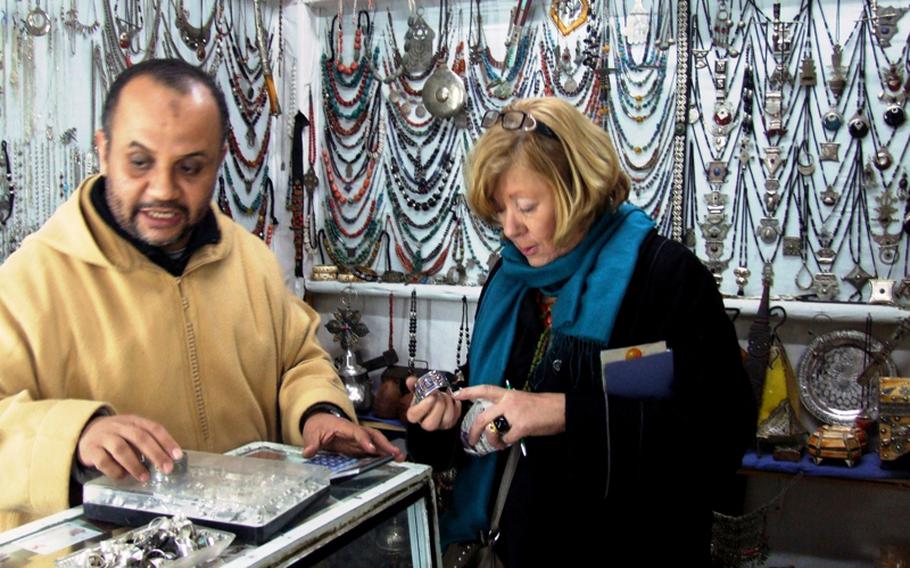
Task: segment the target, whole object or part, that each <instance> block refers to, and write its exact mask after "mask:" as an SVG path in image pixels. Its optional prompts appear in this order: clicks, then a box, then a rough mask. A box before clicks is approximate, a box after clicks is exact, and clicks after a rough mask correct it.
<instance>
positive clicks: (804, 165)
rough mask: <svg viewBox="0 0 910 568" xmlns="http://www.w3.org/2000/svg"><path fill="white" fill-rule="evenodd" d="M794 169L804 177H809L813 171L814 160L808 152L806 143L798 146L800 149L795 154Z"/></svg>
mask: <svg viewBox="0 0 910 568" xmlns="http://www.w3.org/2000/svg"><path fill="white" fill-rule="evenodd" d="M803 160H805V161H803ZM796 171H798V172H799V175H801V176H804V177H809V176H811V175H812V174H813V173H815V162H814V160H813V159H812V154H810V153H809V147H808V145H806V144H803V145H802V146H800V151H799V153H797V155H796Z"/></svg>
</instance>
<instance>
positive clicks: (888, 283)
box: [869, 278, 894, 306]
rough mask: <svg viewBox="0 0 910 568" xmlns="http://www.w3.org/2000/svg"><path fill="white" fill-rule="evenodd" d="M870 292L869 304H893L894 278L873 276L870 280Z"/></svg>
mask: <svg viewBox="0 0 910 568" xmlns="http://www.w3.org/2000/svg"><path fill="white" fill-rule="evenodd" d="M870 283H871V284H872V294H871V295H870V296H869V303H870V304H883V305H886V306H893V305H894V280H889V279H887V278H875V279H873V280H871V281H870Z"/></svg>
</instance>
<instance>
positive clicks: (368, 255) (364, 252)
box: [319, 222, 382, 267]
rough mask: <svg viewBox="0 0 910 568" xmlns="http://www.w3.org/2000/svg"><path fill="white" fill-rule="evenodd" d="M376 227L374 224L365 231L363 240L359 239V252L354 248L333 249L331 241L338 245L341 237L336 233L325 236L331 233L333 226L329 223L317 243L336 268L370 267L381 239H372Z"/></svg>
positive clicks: (321, 232) (320, 233)
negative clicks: (360, 246) (333, 240)
mask: <svg viewBox="0 0 910 568" xmlns="http://www.w3.org/2000/svg"><path fill="white" fill-rule="evenodd" d="M376 227H377V224H376V223H375V222H374V223H373V226H372V227H371V228H370V229H368V230H367V231H366V233H365V234H364V238H363V239H361V245H362V246H363V248H362V249H360V250H358V249H357V248H356V247H355V248H349V247H344V248H341V247H337V248H336V247H334V246H333V245H332V244H331V240H332V239H335V240H336V241H337V242H339V244H340V243H341V237H340V235H338V234H337V233H333V234H331V235H327V234H326V233H327V232H328V233H332V231H333V228H334V226H333V225H332V224H331V223H329V224H327V225H326V230H325V231H322V230H320V232H319V235H320V239H319V242H320V243H321V245H322V247H323V248H324V249H325V252H326V254H328V256H329V258H330V259H331V260H332V262H333V263H334V264H335V265H337V266H343V267H353V266H372V265H373V262H374V261H375V260H376V255H377V254H378V253H379V244H380V243H381V242H382V239H381V238H374V237H375V236H376ZM323 264H324V261H323Z"/></svg>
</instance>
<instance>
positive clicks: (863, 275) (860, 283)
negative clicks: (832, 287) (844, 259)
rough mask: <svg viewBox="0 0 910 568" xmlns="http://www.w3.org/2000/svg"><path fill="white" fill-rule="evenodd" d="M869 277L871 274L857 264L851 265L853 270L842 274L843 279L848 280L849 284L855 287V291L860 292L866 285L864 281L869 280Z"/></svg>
mask: <svg viewBox="0 0 910 568" xmlns="http://www.w3.org/2000/svg"><path fill="white" fill-rule="evenodd" d="M871 278H872V275H871V274H869V273H868V272H866V271H865V270H863V268H862V267H861V266H860V265H858V264H857V265H856V266H854V267H853V270H851V271H850V272H849V273H848V274H847V275H846V276H844V278H843V280H844V281H845V282H849V283H850V285H852V286H853V287H854V288H856V291H857V292H862V290H863V287H865V286H866V283H867V282H869V280H870V279H871Z"/></svg>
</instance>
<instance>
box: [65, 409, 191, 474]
mask: <svg viewBox="0 0 910 568" xmlns="http://www.w3.org/2000/svg"><path fill="white" fill-rule="evenodd" d="M140 456H145V459H146V460H147V461H149V462H151V463H152V464H154V465H155V467H156V468H158V470H159V471H162V472H164V473H170V472H171V470H172V469H173V467H174V462H173V460H175V459H180V458H181V457H182V456H183V451H181V449H180V445H179V444H177V442H176V441H175V440H174V438H173V437H171V435H170V434H169V433H168V431H167V429H166V428H165V427H164V426H162V425H161V424H158V423H157V422H153V421H151V420H148V419H147V418H142V417H141V416H135V415H131V414H124V415H120V416H99V417H98V418H94V419H92V420H91V421H90V422H89V423H88V424H87V425H86V426H85V428H84V429H83V430H82V435H81V436H80V437H79V443H78V445H77V446H76V457H77V458H78V460H79V463H81V464H82V465H83V466H85V467H94V468H95V469H97V470H99V471H100V472H101V473H103V474H104V475H106V476H108V477H111V478H113V479H120V478H122V477H123V476H125V475H126V474H129V475H132V476H133V477H134V478H136V479H138V480H139V481H143V482H145V481H148V480H149V472H148V470H147V469H146V468H145V466H144V465H142V462H141V461H140V460H141V457H140Z"/></svg>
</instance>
